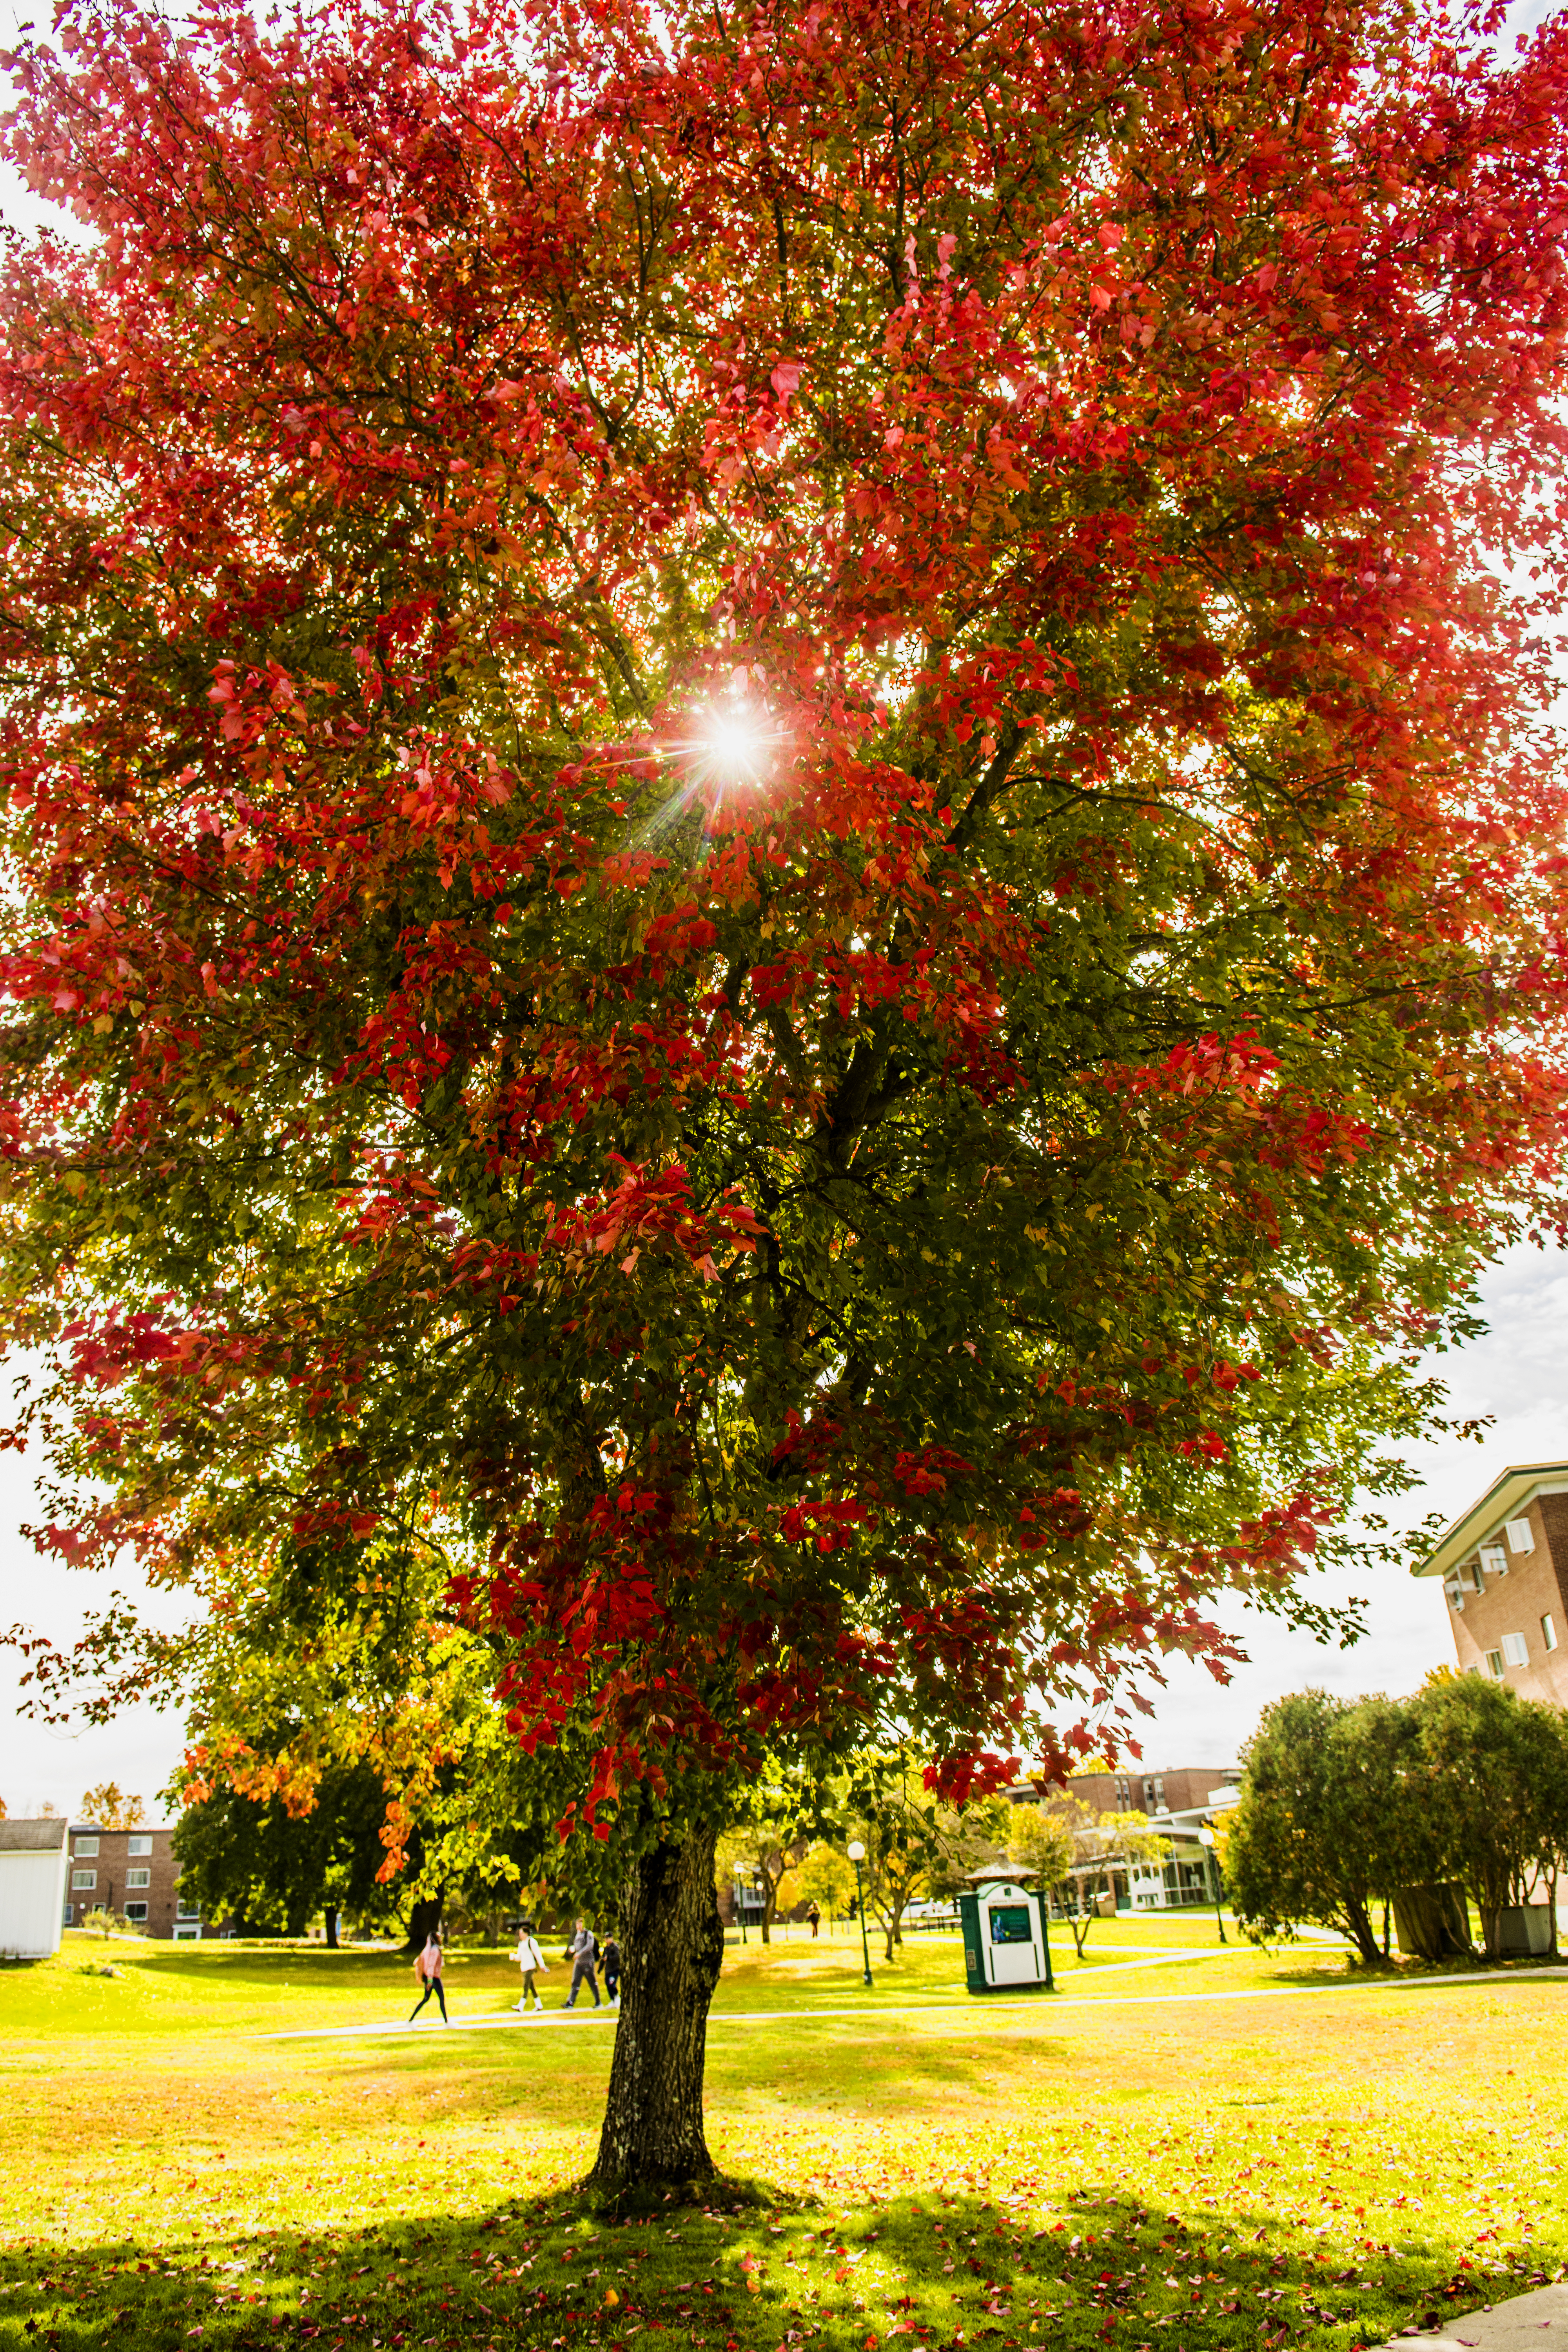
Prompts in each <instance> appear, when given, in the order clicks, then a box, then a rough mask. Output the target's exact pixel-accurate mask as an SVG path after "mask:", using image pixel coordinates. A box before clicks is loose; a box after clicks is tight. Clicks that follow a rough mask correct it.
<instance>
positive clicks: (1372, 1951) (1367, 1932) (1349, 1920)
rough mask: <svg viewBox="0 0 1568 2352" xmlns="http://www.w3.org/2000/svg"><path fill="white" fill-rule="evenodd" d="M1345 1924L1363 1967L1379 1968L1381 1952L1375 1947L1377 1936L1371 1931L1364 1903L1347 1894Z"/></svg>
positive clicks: (1381, 1962) (1381, 1960)
mask: <svg viewBox="0 0 1568 2352" xmlns="http://www.w3.org/2000/svg"><path fill="white" fill-rule="evenodd" d="M1345 1926H1346V1927H1348V1928H1349V1929H1350V1932H1351V1937H1352V1941H1353V1943H1354V1945H1355V1948H1356V1950H1357V1951H1358V1952H1359V1953H1360V1955H1361V1964H1362V1966H1363V1969H1376V1968H1381V1967H1382V1965H1383V1954H1382V1953H1381V1952H1380V1951H1379V1950H1378V1948H1377V1937H1375V1936H1374V1935H1373V1929H1372V1920H1371V1917H1370V1916H1369V1915H1368V1912H1367V1907H1366V1905H1365V1904H1364V1903H1360V1902H1357V1901H1356V1900H1355V1898H1354V1897H1353V1896H1352V1895H1346V1897H1345Z"/></svg>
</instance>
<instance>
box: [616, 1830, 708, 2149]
mask: <svg viewBox="0 0 1568 2352" xmlns="http://www.w3.org/2000/svg"><path fill="white" fill-rule="evenodd" d="M716 1843H717V1839H716V1837H715V1835H714V1833H713V1832H711V1831H707V1832H696V1833H694V1834H693V1835H691V1836H689V1837H688V1838H686V1839H684V1840H683V1841H681V1842H680V1843H675V1842H673V1841H671V1842H669V1843H665V1844H662V1845H658V1846H656V1847H655V1848H654V1850H653V1852H652V1853H647V1854H644V1855H643V1856H642V1857H641V1859H640V1860H639V1861H637V1862H636V1863H634V1864H633V1865H632V1867H631V1869H630V1871H629V1872H628V1873H627V1875H626V1883H625V1885H623V1887H622V1890H621V1900H620V1908H619V1915H618V1918H617V1921H616V1927H617V1933H618V1935H619V1939H620V1947H621V2014H620V2020H619V2023H618V2024H617V2027H616V2051H615V2057H614V2060H613V2062H612V2063H611V2067H610V2089H609V2096H608V2098H607V2099H606V2101H605V2125H604V2129H603V2131H602V2133H601V2134H600V2137H599V2154H598V2158H597V2160H596V2162H595V2166H594V2169H593V2171H592V2172H591V2173H590V2174H589V2176H588V2178H589V2179H590V2181H591V2182H592V2183H593V2185H594V2186H595V2188H597V2189H611V2190H616V2189H642V2188H654V2187H663V2188H668V2187H672V2186H683V2185H685V2184H687V2183H689V2182H691V2181H695V2180H704V2179H710V2178H711V2177H712V2175H713V2173H714V2172H715V2171H716V2170H717V2167H716V2166H715V2164H714V2162H713V2159H712V2158H711V2157H710V2155H709V2153H708V2142H707V2140H706V2138H705V2137H704V2136H703V2130H702V2069H703V2063H704V2060H705V2057H706V2054H707V2047H708V2005H709V2003H710V2001H711V2000H712V1998H713V1988H714V1986H715V1985H716V1984H717V1983H718V1981H719V1968H720V1963H721V1960H722V1958H723V1957H724V1930H723V1927H722V1925H721V1921H720V1918H719V1900H718V1896H717V1895H716V1893H715V1891H714V1886H713V1849H714V1846H715V1844H716Z"/></svg>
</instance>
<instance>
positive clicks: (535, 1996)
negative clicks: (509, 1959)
mask: <svg viewBox="0 0 1568 2352" xmlns="http://www.w3.org/2000/svg"><path fill="white" fill-rule="evenodd" d="M515 1957H516V1959H517V1965H518V1967H519V1968H520V1969H521V1970H522V1999H521V2000H520V2001H519V2002H518V2004H517V2005H518V2007H519V2009H526V2008H527V2007H528V2004H529V2002H530V2001H531V2002H532V2003H533V2006H534V2007H535V2009H542V2008H543V2007H544V2003H543V2001H542V2000H541V1999H540V1997H539V1987H538V1985H537V1984H536V1983H535V1982H534V1977H535V1975H536V1974H537V1975H540V1976H542V1975H543V1973H544V1971H545V1969H548V1968H549V1966H550V1963H549V1961H548V1960H547V1959H546V1958H545V1957H544V1955H543V1953H542V1951H541V1950H540V1948H539V1938H538V1937H537V1936H536V1935H535V1934H534V1932H533V1922H532V1920H531V1919H525V1920H524V1921H523V1922H522V1925H521V1927H519V1929H518V1931H517V1952H516V1956H515Z"/></svg>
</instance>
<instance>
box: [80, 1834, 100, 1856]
mask: <svg viewBox="0 0 1568 2352" xmlns="http://www.w3.org/2000/svg"><path fill="white" fill-rule="evenodd" d="M76 1850H77V1853H79V1854H84V1853H97V1852H98V1840H97V1839H96V1838H95V1837H90V1838H89V1837H79V1838H78V1840H77V1842H76Z"/></svg>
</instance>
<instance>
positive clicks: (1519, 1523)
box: [1503, 1519, 1535, 1552]
mask: <svg viewBox="0 0 1568 2352" xmlns="http://www.w3.org/2000/svg"><path fill="white" fill-rule="evenodd" d="M1503 1533H1504V1535H1505V1536H1507V1538H1508V1548H1509V1549H1510V1551H1520V1552H1523V1551H1533V1550H1534V1549H1535V1536H1534V1532H1533V1530H1532V1529H1531V1524H1530V1521H1529V1520H1528V1519H1510V1520H1509V1521H1508V1522H1507V1524H1506V1525H1505V1527H1504V1528H1503Z"/></svg>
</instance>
